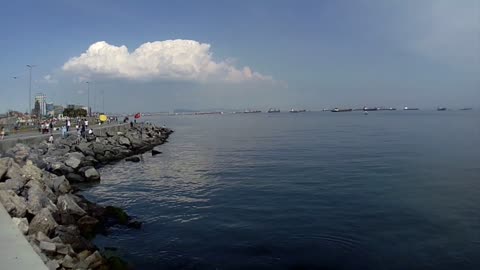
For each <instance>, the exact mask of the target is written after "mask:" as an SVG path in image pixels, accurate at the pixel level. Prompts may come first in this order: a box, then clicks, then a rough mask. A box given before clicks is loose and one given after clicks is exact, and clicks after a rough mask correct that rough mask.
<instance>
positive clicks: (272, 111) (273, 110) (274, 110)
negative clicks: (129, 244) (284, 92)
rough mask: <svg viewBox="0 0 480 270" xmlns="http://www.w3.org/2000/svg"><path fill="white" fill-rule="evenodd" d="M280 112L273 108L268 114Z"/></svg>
mask: <svg viewBox="0 0 480 270" xmlns="http://www.w3.org/2000/svg"><path fill="white" fill-rule="evenodd" d="M279 112H280V110H279V109H273V108H270V109H268V113H279Z"/></svg>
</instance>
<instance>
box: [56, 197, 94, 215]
mask: <svg viewBox="0 0 480 270" xmlns="http://www.w3.org/2000/svg"><path fill="white" fill-rule="evenodd" d="M57 207H58V210H59V211H60V212H64V213H68V214H71V215H76V216H84V215H86V214H87V213H86V212H85V210H83V209H82V208H81V207H80V206H78V204H77V203H76V202H75V199H74V198H73V196H72V195H70V194H65V195H60V196H58V200H57Z"/></svg>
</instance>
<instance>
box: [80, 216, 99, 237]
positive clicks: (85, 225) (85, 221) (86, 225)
mask: <svg viewBox="0 0 480 270" xmlns="http://www.w3.org/2000/svg"><path fill="white" fill-rule="evenodd" d="M98 223H99V221H98V219H96V218H94V217H91V216H83V217H82V218H81V219H79V220H78V221H77V224H78V229H80V231H81V232H82V233H83V234H84V235H91V234H92V233H94V232H95V230H96V228H97V225H98Z"/></svg>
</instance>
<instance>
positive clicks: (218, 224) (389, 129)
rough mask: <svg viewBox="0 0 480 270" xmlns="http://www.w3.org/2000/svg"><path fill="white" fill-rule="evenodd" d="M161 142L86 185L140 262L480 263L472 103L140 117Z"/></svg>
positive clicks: (478, 129) (479, 181) (104, 240)
mask: <svg viewBox="0 0 480 270" xmlns="http://www.w3.org/2000/svg"><path fill="white" fill-rule="evenodd" d="M144 120H148V121H151V122H154V123H157V124H160V125H163V124H165V125H167V126H168V127H171V128H173V129H175V131H176V132H175V133H174V134H173V135H172V136H171V138H170V140H169V143H167V144H165V145H162V146H160V147H157V149H159V150H160V151H162V152H163V154H161V155H157V156H154V157H152V156H151V154H149V153H147V154H144V155H143V161H142V162H140V163H125V162H120V163H117V164H114V165H109V166H107V167H104V168H102V170H101V174H102V181H101V183H100V184H98V185H94V186H93V187H91V188H89V189H87V190H86V191H85V192H84V194H85V195H86V196H87V197H89V198H91V199H93V200H95V201H97V202H100V203H103V204H112V205H117V206H121V207H123V208H125V209H126V210H127V212H128V213H130V214H131V215H133V216H135V217H137V218H138V219H140V220H142V221H144V227H143V228H142V229H141V230H128V229H121V228H115V229H113V230H112V233H111V234H110V235H108V236H106V237H104V236H100V237H97V240H96V243H97V244H98V245H99V246H100V247H105V246H114V247H117V248H118V253H119V254H120V255H121V256H123V257H124V258H125V259H127V260H128V261H129V262H130V263H132V264H133V265H134V266H135V267H136V269H146V270H150V269H480V114H479V112H478V111H464V112H461V111H455V112H454V111H446V112H437V111H430V112H427V111H408V112H407V111H394V112H371V113H370V114H369V115H367V116H366V115H363V114H362V113H361V112H358V113H357V112H350V113H330V112H324V113H321V112H318V113H313V112H307V113H300V114H290V113H279V114H266V113H262V114H237V115H203V116H161V117H155V118H153V117H152V118H146V119H144Z"/></svg>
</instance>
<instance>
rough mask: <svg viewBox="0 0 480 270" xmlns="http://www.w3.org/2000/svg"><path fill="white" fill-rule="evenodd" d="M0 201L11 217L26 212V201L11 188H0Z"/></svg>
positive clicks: (22, 214)
mask: <svg viewBox="0 0 480 270" xmlns="http://www.w3.org/2000/svg"><path fill="white" fill-rule="evenodd" d="M0 203H2V204H3V206H4V207H5V209H6V210H7V212H8V213H9V214H10V215H11V216H12V217H20V218H22V217H24V216H25V214H26V213H27V203H26V201H25V199H24V198H23V197H20V196H18V195H17V194H16V193H15V192H14V191H12V190H0Z"/></svg>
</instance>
